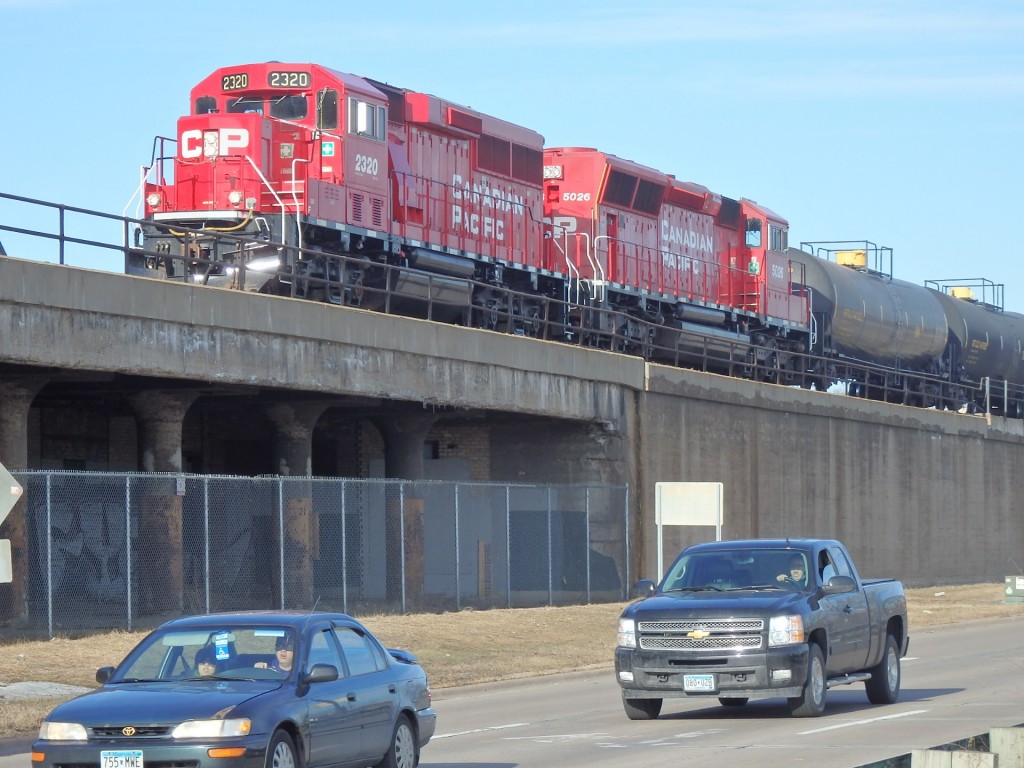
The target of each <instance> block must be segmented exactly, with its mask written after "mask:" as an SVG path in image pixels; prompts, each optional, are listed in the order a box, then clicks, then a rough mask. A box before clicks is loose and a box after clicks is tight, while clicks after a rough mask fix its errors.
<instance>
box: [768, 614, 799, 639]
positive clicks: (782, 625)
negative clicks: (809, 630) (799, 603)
mask: <svg viewBox="0 0 1024 768" xmlns="http://www.w3.org/2000/svg"><path fill="white" fill-rule="evenodd" d="M804 639H805V638H804V619H803V617H802V616H772V618H771V621H770V622H768V646H769V647H771V646H776V645H796V644H798V643H802V642H804Z"/></svg>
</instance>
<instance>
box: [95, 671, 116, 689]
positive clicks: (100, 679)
mask: <svg viewBox="0 0 1024 768" xmlns="http://www.w3.org/2000/svg"><path fill="white" fill-rule="evenodd" d="M112 674H114V668H113V667H100V668H99V669H97V670H96V682H97V683H99V684H100V685H103V684H104V683H106V682H107V680H109V679H110V676H111V675H112Z"/></svg>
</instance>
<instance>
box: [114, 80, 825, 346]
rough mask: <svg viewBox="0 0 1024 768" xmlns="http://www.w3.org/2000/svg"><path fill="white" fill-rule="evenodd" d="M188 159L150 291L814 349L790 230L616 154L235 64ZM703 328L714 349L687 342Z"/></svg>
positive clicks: (435, 106) (171, 169)
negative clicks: (788, 247) (186, 287)
mask: <svg viewBox="0 0 1024 768" xmlns="http://www.w3.org/2000/svg"><path fill="white" fill-rule="evenodd" d="M175 143H176V145H177V150H176V153H175V154H174V156H173V157H170V156H165V153H164V152H163V151H162V150H163V147H160V150H161V151H159V152H158V153H156V155H157V156H156V157H155V158H154V163H153V166H152V168H151V173H150V178H148V179H147V181H146V183H145V189H144V197H145V223H144V226H143V234H144V242H145V247H144V249H139V250H138V251H136V254H135V258H134V259H133V262H132V264H131V265H130V271H132V272H134V273H136V274H153V273H154V272H159V273H160V274H161V275H162V276H164V277H171V278H177V279H185V280H189V281H197V282H204V283H207V284H211V285H230V286H233V287H242V288H247V289H250V290H260V291H266V292H275V293H284V294H287V295H295V296H300V297H305V298H311V299H318V300H323V301H330V302H333V303H338V304H346V305H350V306H362V307H367V308H373V309H379V308H384V307H385V306H386V308H387V309H388V310H389V311H399V312H406V313H410V314H418V315H429V316H430V317H431V318H433V319H440V320H452V321H458V322H463V323H467V324H472V325H475V326H478V327H483V328H493V329H502V330H510V331H513V332H516V333H521V334H524V335H530V336H537V335H541V334H542V333H548V331H546V330H545V328H552V327H553V328H557V329H558V331H557V333H558V334H562V335H564V336H567V337H573V336H578V337H580V338H584V337H585V338H586V339H587V341H588V343H593V344H595V345H599V346H608V347H610V348H614V349H617V350H620V351H639V352H646V353H649V352H650V351H651V350H652V349H654V348H659V347H662V346H665V345H666V344H667V347H666V348H671V350H672V352H671V355H672V356H682V357H684V358H687V359H689V358H690V357H691V355H692V354H700V355H701V356H707V355H709V354H710V355H712V356H714V355H718V356H719V357H723V356H724V357H727V358H735V357H736V354H737V353H736V349H737V348H741V349H742V351H744V352H745V351H746V350H748V348H749V347H750V346H751V343H752V342H756V343H757V344H758V345H759V346H765V345H766V346H768V347H773V346H776V345H778V344H781V345H782V346H784V347H787V346H791V347H793V348H794V349H797V350H799V351H803V350H805V349H806V334H807V329H808V322H809V316H808V308H807V301H806V297H805V296H803V295H802V294H801V293H800V292H799V291H798V290H795V288H794V286H795V285H796V284H797V283H798V282H799V281H798V280H797V281H794V274H793V268H792V266H791V264H790V263H789V261H788V259H786V258H784V257H783V256H782V254H781V251H782V250H783V249H784V246H785V241H786V229H787V224H786V222H785V220H783V219H781V218H780V217H778V216H776V215H774V214H772V213H771V212H770V211H768V210H766V209H763V208H759V207H757V206H756V205H754V204H753V203H750V202H748V201H735V200H730V199H728V198H723V197H721V196H719V195H716V194H714V193H712V192H710V191H709V190H707V189H705V188H704V187H700V186H698V185H696V184H689V183H684V182H679V181H676V180H675V179H674V178H673V177H672V176H669V175H667V174H665V173H661V172H659V171H655V170H653V169H650V168H645V167H643V166H640V165H637V164H635V163H630V162H628V161H625V160H621V159H619V158H617V157H614V156H613V155H608V154H604V153H601V152H597V151H595V150H587V149H548V150H547V152H546V153H545V151H544V147H543V137H542V136H541V135H540V134H538V133H536V132H535V131H532V130H530V129H528V128H523V127H520V126H517V125H513V124H512V123H508V122H505V121H503V120H499V119H497V118H494V117H491V116H489V115H485V114H482V113H480V112H477V111H474V110H472V109H469V108H466V107H463V106H460V105H457V104H453V103H451V102H448V101H445V100H444V99H441V98H438V97H436V96H431V95H428V94H424V93H418V92H414V91H410V90H406V89H402V88H395V87H393V86H390V85H386V84H384V83H380V82H376V81H373V80H368V79H364V78H361V77H356V76H353V75H348V74H344V73H341V72H336V71H334V70H331V69H327V68H325V67H322V66H318V65H312V64H280V63H276V62H275V63H267V64H250V65H245V66H237V67H226V68H224V69H221V70H218V71H216V72H214V73H213V74H212V75H210V76H209V77H207V78H206V79H204V80H203V81H202V82H200V83H199V84H198V85H197V86H196V87H195V88H193V89H192V93H191V99H190V114H189V115H186V116H184V117H182V118H180V119H179V121H178V133H177V137H176V142H175ZM545 222H547V223H548V226H546V225H545ZM770 246H771V247H770ZM595 309H599V310H612V311H601V312H594V311H593V310H595ZM652 321H653V323H652ZM687 328H689V329H696V330H698V331H700V332H701V333H702V334H704V335H703V336H698V337H694V338H697V339H698V340H697V341H693V340H690V341H689V342H686V343H682V342H679V341H678V340H676V338H675V337H676V336H677V335H679V334H678V333H675V332H677V331H679V330H682V329H687ZM666 334H669V337H668V338H666V337H665V336H666ZM680 338H689V337H680ZM737 345H739V347H738V346H737ZM691 347H692V349H690V348H691Z"/></svg>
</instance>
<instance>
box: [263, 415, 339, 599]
mask: <svg viewBox="0 0 1024 768" xmlns="http://www.w3.org/2000/svg"><path fill="white" fill-rule="evenodd" d="M326 409H327V404H326V403H274V404H273V405H270V406H268V407H267V409H266V413H267V418H268V419H269V420H270V423H271V424H272V425H273V426H274V430H275V440H274V465H275V466H276V467H277V471H278V474H280V475H282V476H285V477H289V476H291V477H309V476H310V475H311V474H312V472H313V470H312V467H313V429H314V427H316V423H317V421H318V420H319V419H320V416H321V415H322V414H323V412H324V411H325V410H326ZM283 527H284V541H283V542H278V546H277V547H276V548H275V554H274V565H273V567H272V568H271V569H270V573H271V578H272V580H273V581H272V584H271V595H272V596H273V601H274V605H275V607H276V606H284V607H287V608H299V609H303V608H312V607H313V603H314V595H313V561H314V560H317V559H319V557H320V526H319V518H318V517H317V516H316V515H315V514H313V488H312V485H311V484H310V483H309V482H308V481H306V482H301V481H298V480H289V481H286V482H285V483H284V526H283ZM270 530H272V531H274V532H275V538H276V534H277V531H278V530H279V527H278V526H277V524H276V522H275V524H274V525H273V526H271V527H270ZM281 547H283V548H284V596H283V600H282V595H281V582H282V579H281V571H280V563H281V556H280V553H281Z"/></svg>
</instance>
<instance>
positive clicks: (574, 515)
mask: <svg viewBox="0 0 1024 768" xmlns="http://www.w3.org/2000/svg"><path fill="white" fill-rule="evenodd" d="M15 477H16V478H17V479H18V481H19V482H20V483H21V484H22V485H23V486H24V488H25V495H26V497H27V507H26V509H27V514H28V535H29V546H28V553H29V554H28V559H29V563H28V574H27V590H26V592H27V595H28V622H29V624H30V625H31V626H30V628H31V629H35V630H37V631H40V632H41V631H45V632H47V633H48V636H50V637H53V636H55V635H58V634H68V633H72V632H77V631H84V630H99V629H127V630H132V629H138V628H144V627H148V626H152V625H154V624H156V623H158V622H159V621H162V620H164V619H166V618H169V617H172V616H177V615H180V614H182V613H210V612H218V611H232V610H257V609H294V610H311V609H314V608H315V609H317V610H339V611H343V612H345V613H354V614H357V615H358V614H367V613H380V612H403V613H404V612H424V611H425V612H430V611H449V610H460V609H462V608H470V607H472V608H480V609H486V608H507V607H526V606H539V605H567V604H579V603H588V602H603V601H617V600H623V599H625V598H626V589H627V587H626V585H628V584H629V583H630V574H629V565H628V564H629V560H630V553H629V527H628V519H627V510H628V507H629V503H628V502H629V498H628V494H629V490H628V488H627V487H626V486H579V485H574V486H538V485H503V484H494V483H468V482H465V483H464V482H436V481H399V480H362V479H358V480H353V479H338V478H310V477H260V478H250V477H229V476H210V475H154V474H125V473H93V472H89V473H86V472H66V471H61V472H42V471H39V472H35V471H33V472H19V473H15ZM16 567H17V566H16Z"/></svg>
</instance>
